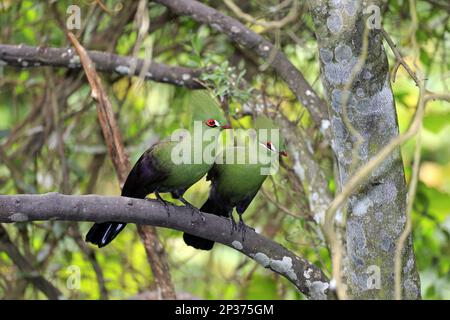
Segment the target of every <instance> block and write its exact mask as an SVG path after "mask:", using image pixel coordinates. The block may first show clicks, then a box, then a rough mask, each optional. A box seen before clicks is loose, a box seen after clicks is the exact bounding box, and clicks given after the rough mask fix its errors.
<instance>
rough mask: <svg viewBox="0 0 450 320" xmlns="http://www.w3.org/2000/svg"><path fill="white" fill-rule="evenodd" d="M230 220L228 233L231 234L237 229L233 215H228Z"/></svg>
mask: <svg viewBox="0 0 450 320" xmlns="http://www.w3.org/2000/svg"><path fill="white" fill-rule="evenodd" d="M230 222H231V230H230V234H233V232H234V231H236V230H237V226H236V221H234V219H233V216H230Z"/></svg>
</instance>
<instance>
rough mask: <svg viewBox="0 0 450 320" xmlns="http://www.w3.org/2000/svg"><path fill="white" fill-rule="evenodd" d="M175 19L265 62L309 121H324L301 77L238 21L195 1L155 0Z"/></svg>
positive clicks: (322, 110)
mask: <svg viewBox="0 0 450 320" xmlns="http://www.w3.org/2000/svg"><path fill="white" fill-rule="evenodd" d="M155 2H157V3H160V4H162V5H164V6H166V7H168V8H169V9H170V10H171V11H172V12H174V13H175V14H178V15H187V16H190V17H191V18H192V19H194V20H196V21H198V22H200V23H205V24H208V25H210V26H211V27H212V28H215V29H216V30H218V31H219V32H223V33H224V34H226V35H227V36H228V37H229V38H230V39H231V40H232V41H233V42H235V43H237V44H239V45H241V46H243V47H244V48H246V49H247V50H250V51H251V52H253V53H255V54H256V55H258V56H259V57H260V58H262V59H264V60H266V61H269V62H270V65H271V67H272V68H273V69H274V70H275V72H276V73H277V74H278V75H279V76H280V77H281V78H282V79H283V80H284V81H285V82H286V83H287V85H288V86H289V88H290V89H291V90H292V92H294V94H295V95H296V97H297V99H298V100H299V101H300V102H301V103H302V104H303V105H304V106H305V107H306V108H307V109H308V111H309V112H310V114H311V117H312V119H313V120H314V122H315V123H316V124H317V125H319V126H320V125H321V121H322V120H323V119H327V118H328V112H327V107H326V105H325V103H324V102H323V101H322V100H321V99H320V98H319V97H318V95H317V94H316V92H315V91H314V89H313V88H312V87H311V86H310V85H309V83H308V82H307V81H306V79H305V78H304V77H303V75H302V73H301V72H300V71H299V70H298V69H297V68H296V67H295V66H294V65H293V64H292V63H291V62H290V61H289V59H288V58H287V57H286V55H285V54H284V53H283V52H281V51H279V50H278V49H277V48H276V47H275V46H274V45H273V44H272V43H271V42H270V41H268V40H266V39H265V38H264V37H262V36H261V35H259V34H257V33H255V32H253V31H252V30H250V29H249V28H247V27H246V26H244V25H243V24H242V23H240V22H239V21H238V20H236V19H234V18H231V17H228V16H226V15H224V14H223V13H221V12H219V11H217V10H215V9H213V8H211V7H208V6H207V5H204V4H202V3H200V2H198V1H195V0H183V1H178V0H155Z"/></svg>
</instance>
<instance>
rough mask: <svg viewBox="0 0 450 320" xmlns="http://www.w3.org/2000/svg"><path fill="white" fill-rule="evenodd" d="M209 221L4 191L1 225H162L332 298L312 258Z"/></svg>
mask: <svg viewBox="0 0 450 320" xmlns="http://www.w3.org/2000/svg"><path fill="white" fill-rule="evenodd" d="M204 216H205V221H204V222H203V221H201V220H200V219H197V218H194V220H192V219H193V218H192V215H191V211H190V209H189V208H186V207H184V206H181V207H178V206H175V205H171V206H170V216H168V215H167V211H166V208H165V207H164V205H162V204H161V203H160V202H159V201H156V200H141V199H133V198H127V197H109V196H98V195H86V196H68V195H62V194H58V193H48V194H44V195H0V223H11V222H19V221H20V222H29V221H46V220H62V221H91V222H104V221H122V222H128V223H136V224H145V225H152V226H156V227H164V228H170V229H175V230H179V231H184V232H188V233H190V234H193V235H196V236H200V237H203V238H206V239H210V240H213V241H215V242H220V243H222V244H224V245H226V246H229V247H231V248H234V249H236V250H238V251H240V252H241V253H243V254H245V255H246V256H248V257H250V258H252V259H253V260H255V261H256V262H258V263H259V264H261V265H262V266H263V267H265V268H268V269H270V270H272V271H274V272H276V273H278V274H280V275H282V276H283V277H285V278H286V279H288V280H289V281H290V282H291V283H293V284H294V285H295V286H296V287H297V288H298V290H300V291H301V292H302V293H303V294H305V295H306V296H307V297H309V298H311V299H327V298H328V299H332V298H333V297H334V296H333V293H332V292H331V291H330V290H328V288H329V280H328V279H327V277H326V276H325V275H324V274H323V272H322V271H321V270H320V269H319V268H317V267H316V266H315V265H313V264H311V263H310V262H309V261H307V260H305V259H303V258H301V257H298V256H297V255H295V254H294V253H293V252H291V251H289V250H288V249H286V248H285V247H283V246H281V245H280V244H278V243H276V242H274V241H272V240H270V239H267V238H265V237H264V236H262V235H260V234H258V233H256V232H255V231H253V230H252V229H250V228H247V230H246V236H245V240H242V234H241V233H238V232H233V233H230V225H229V221H228V220H227V219H225V218H223V217H218V216H215V215H212V214H208V213H204Z"/></svg>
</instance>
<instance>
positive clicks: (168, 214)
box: [155, 192, 170, 217]
mask: <svg viewBox="0 0 450 320" xmlns="http://www.w3.org/2000/svg"><path fill="white" fill-rule="evenodd" d="M155 195H156V198H157V199H158V201H159V202H161V203H162V205H163V206H164V208H165V209H166V212H167V216H169V217H170V209H169V203H168V202H167V201H166V200H164V199H163V198H162V197H161V195H160V194H159V193H158V192H155Z"/></svg>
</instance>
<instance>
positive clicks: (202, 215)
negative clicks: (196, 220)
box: [178, 197, 205, 221]
mask: <svg viewBox="0 0 450 320" xmlns="http://www.w3.org/2000/svg"><path fill="white" fill-rule="evenodd" d="M178 200H180V201H181V202H182V203H183V204H184V205H185V206H186V207H188V208H189V209H191V212H192V216H194V213H197V214H198V215H199V216H200V219H202V221H205V215H204V214H203V212H201V211H200V210H198V209H197V208H196V207H194V206H193V205H192V204H190V203H189V202H188V201H187V200H186V199H184V198H183V197H180V198H178Z"/></svg>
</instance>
